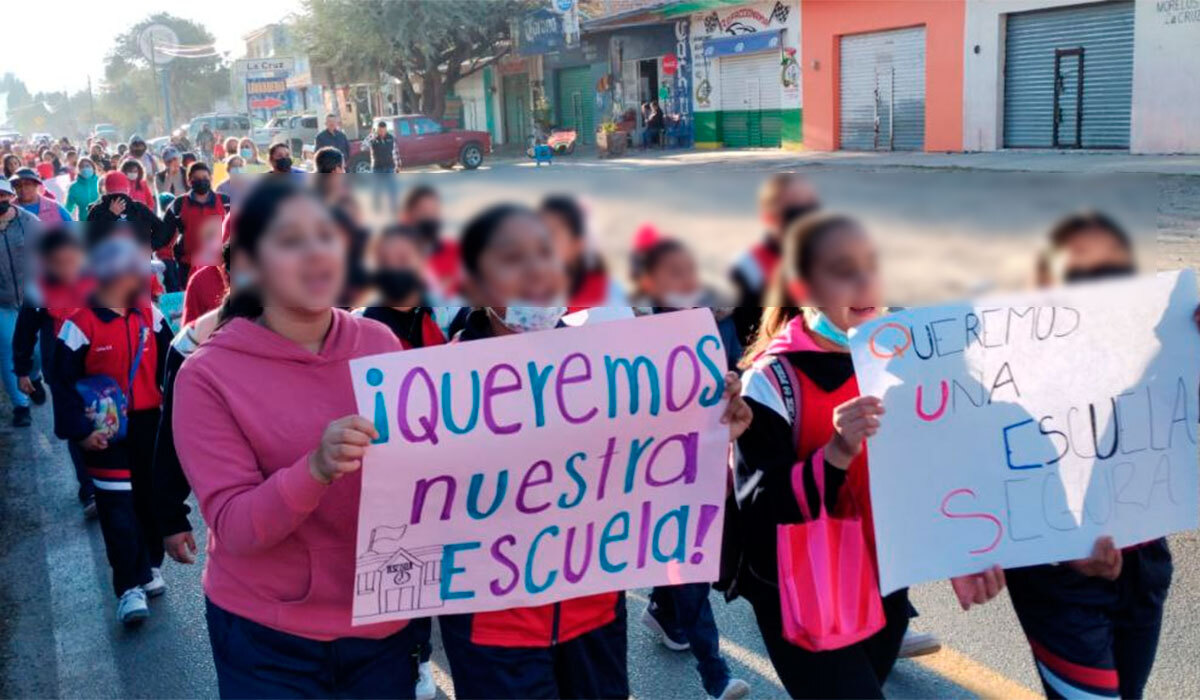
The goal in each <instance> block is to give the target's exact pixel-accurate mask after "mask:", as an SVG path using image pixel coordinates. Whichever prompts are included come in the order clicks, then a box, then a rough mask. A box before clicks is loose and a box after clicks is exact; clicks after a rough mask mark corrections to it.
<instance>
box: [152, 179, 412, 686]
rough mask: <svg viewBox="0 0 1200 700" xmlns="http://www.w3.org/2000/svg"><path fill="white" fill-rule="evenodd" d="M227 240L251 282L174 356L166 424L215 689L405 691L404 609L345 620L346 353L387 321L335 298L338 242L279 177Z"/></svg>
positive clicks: (352, 409) (354, 431)
mask: <svg viewBox="0 0 1200 700" xmlns="http://www.w3.org/2000/svg"><path fill="white" fill-rule="evenodd" d="M240 211H241V214H240V215H239V217H238V219H237V222H236V225H235V231H234V236H233V239H232V245H233V246H234V255H235V256H238V255H244V256H245V258H246V260H248V261H249V267H250V268H251V270H252V272H253V275H254V276H255V278H256V284H255V285H254V287H253V288H237V289H236V290H235V292H234V293H233V295H232V296H231V297H230V298H229V300H228V302H227V304H226V306H225V307H224V314H223V320H222V325H221V326H220V328H219V329H218V330H217V331H216V332H215V333H213V335H212V336H211V337H210V338H209V339H208V340H207V341H206V342H205V343H204V344H203V345H202V346H200V347H199V348H198V349H197V350H196V351H195V352H194V353H193V354H192V355H191V357H189V358H188V360H187V362H185V363H184V365H183V367H182V368H181V369H180V370H179V374H178V377H177V378H176V381H175V387H174V390H175V396H176V398H175V402H174V407H175V415H174V420H173V427H174V439H175V445H176V449H177V451H178V455H179V461H180V463H181V465H182V467H183V471H184V474H185V475H186V476H187V480H188V482H189V483H190V484H191V486H192V489H193V490H194V492H195V494H196V497H197V499H198V501H199V503H200V510H201V512H202V513H203V515H204V519H205V521H206V522H207V523H208V525H209V528H210V536H209V540H208V557H207V560H206V562H205V572H204V590H205V594H206V596H207V599H208V603H207V619H208V632H209V638H210V640H211V643H212V650H213V660H214V662H215V664H216V669H217V681H218V685H219V688H220V693H221V696H222V697H227V698H228V697H296V696H304V697H349V698H367V697H370V698H385V697H409V698H411V697H413V689H414V685H415V682H416V677H417V674H416V668H417V650H418V648H419V641H418V639H417V635H416V634H415V633H414V632H413V631H412V628H411V627H409V626H406V623H405V622H387V623H381V624H376V625H366V626H359V627H352V626H351V596H352V595H353V591H352V590H351V588H350V587H349V586H347V585H346V584H347V582H348V581H351V580H353V574H354V568H355V561H354V554H355V553H354V544H355V538H356V535H357V533H356V514H357V512H358V500H359V489H360V486H361V474H360V473H359V471H358V470H359V468H360V467H361V466H362V459H361V458H362V456H363V454H364V451H365V450H366V448H367V445H368V444H369V443H370V441H371V440H372V439H374V438H375V437H377V434H376V432H375V428H374V426H373V425H372V424H371V422H370V421H368V420H366V419H364V418H361V417H359V416H358V415H357V404H356V402H355V399H354V392H353V388H352V386H351V384H350V382H348V381H346V380H347V378H348V377H349V369H348V367H347V363H348V362H349V361H350V360H351V359H353V358H356V357H361V356H364V355H373V354H377V353H383V352H393V351H396V350H400V349H401V347H402V346H401V344H400V342H399V341H398V340H396V337H395V336H394V335H392V333H391V332H390V331H388V329H387V328H386V327H384V326H382V325H380V324H378V323H375V322H374V321H369V320H366V319H359V318H355V317H353V316H351V315H350V314H349V313H346V312H343V311H341V310H338V309H336V308H334V304H335V303H336V301H337V297H338V294H339V293H340V292H341V289H342V282H343V278H344V275H345V269H346V261H345V255H346V251H345V244H344V240H343V238H342V236H341V235H340V234H339V233H338V231H337V229H336V227H335V225H334V223H333V221H332V219H331V217H330V214H329V212H328V210H327V209H326V208H325V207H324V206H322V205H321V204H320V202H318V201H317V200H316V198H315V196H314V195H312V194H311V193H310V192H308V191H306V190H303V189H301V188H299V186H297V185H296V184H294V183H293V182H292V181H290V180H288V179H280V180H272V181H271V182H263V183H261V184H260V185H258V186H257V187H256V188H255V189H254V190H253V191H252V192H250V193H249V194H248V197H247V199H246V201H245V206H244V207H242V209H241V210H240Z"/></svg>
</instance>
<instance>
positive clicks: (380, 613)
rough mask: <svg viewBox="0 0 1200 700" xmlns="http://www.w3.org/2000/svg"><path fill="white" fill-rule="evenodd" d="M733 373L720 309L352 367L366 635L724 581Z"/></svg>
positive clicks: (359, 585)
mask: <svg viewBox="0 0 1200 700" xmlns="http://www.w3.org/2000/svg"><path fill="white" fill-rule="evenodd" d="M725 369H726V368H725V359H724V348H723V347H722V343H721V340H720V334H719V333H718V332H717V329H716V324H715V322H714V321H713V317H712V313H711V312H710V311H709V310H708V309H697V310H693V311H684V312H678V313H670V314H663V315H659V316H653V317H644V318H638V319H630V320H624V321H611V322H607V323H603V324H599V325H594V326H592V325H589V326H582V327H578V328H560V329H556V330H552V331H545V332H541V333H526V334H521V335H512V336H507V337H501V338H494V339H490V340H481V341H476V342H468V343H462V344H453V345H448V346H442V347H437V348H427V349H422V350H411V351H407V352H399V353H392V354H387V355H377V356H374V357H367V358H363V359H359V360H355V361H353V362H351V363H350V370H351V374H352V377H353V381H354V389H355V395H356V397H357V399H358V407H359V411H360V413H361V414H362V415H363V416H366V417H368V418H369V419H370V420H372V421H373V422H374V423H375V425H376V427H377V429H378V430H379V432H380V438H379V440H378V441H377V444H374V445H372V446H371V448H370V449H369V450H368V452H367V456H366V458H365V459H364V463H363V469H362V474H363V482H362V500H361V505H360V510H359V520H358V549H357V556H358V559H357V561H358V565H357V571H356V575H355V580H354V581H353V586H354V623H355V624H367V623H375V622H381V621H384V620H395V619H406V618H415V617H428V616H431V615H445V614H453V613H464V612H478V611H485V610H501V609H507V608H515V607H521V606H528V605H539V604H544V603H551V602H554V601H559V600H564V599H568V598H575V597H579V596H584V595H589V594H595V593H603V592H607V591H615V590H623V589H628V588H637V587H641V586H654V585H660V584H669V583H690V582H698V581H712V580H714V579H716V577H717V570H718V564H719V559H720V546H721V535H722V532H721V525H722V518H721V510H722V506H723V504H724V498H725V484H726V478H727V461H726V459H727V454H728V435H729V431H728V426H724V425H721V423H720V416H721V412H722V410H723V402H722V400H721V398H722V392H723V390H724V374H725ZM347 583H348V584H349V583H350V582H347Z"/></svg>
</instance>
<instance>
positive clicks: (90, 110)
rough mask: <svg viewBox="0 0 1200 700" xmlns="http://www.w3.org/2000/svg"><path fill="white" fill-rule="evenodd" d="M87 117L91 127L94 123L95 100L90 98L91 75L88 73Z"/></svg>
mask: <svg viewBox="0 0 1200 700" xmlns="http://www.w3.org/2000/svg"><path fill="white" fill-rule="evenodd" d="M88 118H89V120H90V121H91V123H92V128H95V124H96V101H95V99H93V98H92V76H91V74H90V73H89V74H88Z"/></svg>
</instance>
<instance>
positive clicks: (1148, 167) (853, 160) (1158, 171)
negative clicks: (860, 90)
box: [492, 147, 1200, 176]
mask: <svg viewBox="0 0 1200 700" xmlns="http://www.w3.org/2000/svg"><path fill="white" fill-rule="evenodd" d="M526 160H528V159H527V158H526V157H525V155H524V153H519V154H518V153H508V152H505V153H497V154H495V155H494V156H493V158H492V162H493V163H519V162H522V161H526ZM554 162H555V165H560V164H562V165H576V164H577V165H588V166H598V165H606V166H612V167H620V168H622V169H627V168H630V167H640V168H657V167H678V166H706V165H726V166H730V165H732V166H733V167H739V166H742V167H752V168H770V169H779V168H806V167H835V168H858V169H880V168H930V169H938V170H954V169H961V170H995V171H1009V172H1039V173H1077V174H1112V173H1140V174H1154V175H1196V176H1200V155H1133V154H1130V153H1123V152H1113V151H1042V150H1008V151H989V152H984V153H913V152H890V153H887V152H880V153H864V152H856V151H785V150H780V149H721V150H713V151H697V150H665V151H658V150H650V151H637V150H634V151H630V152H629V153H628V155H626V156H625V157H623V158H615V159H611V160H609V159H599V158H597V157H596V156H595V151H594V150H592V149H589V148H586V147H581V148H578V149H576V152H575V153H574V154H572V155H569V156H561V157H557V158H555V161H554Z"/></svg>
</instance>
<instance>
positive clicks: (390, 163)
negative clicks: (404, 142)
mask: <svg viewBox="0 0 1200 700" xmlns="http://www.w3.org/2000/svg"><path fill="white" fill-rule="evenodd" d="M365 145H366V147H367V148H368V149H369V150H370V151H371V176H372V179H373V183H372V184H373V187H372V192H373V193H374V194H373V202H372V206H373V207H375V211H379V200H380V199H381V198H382V196H383V194H384V193H387V197H388V205H389V206H390V207H391V209H390V210H389V213H393V214H394V213H395V211H396V202H397V201H398V199H399V197H400V192H399V190H397V189H396V137H394V136H392V135H391V134H390V133H388V125H387V122H386V121H383V120H382V119H380V120H379V123H378V124H376V125H375V131H374V132H372V133H371V135H370V136H368V137H367V141H366V144H365Z"/></svg>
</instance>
